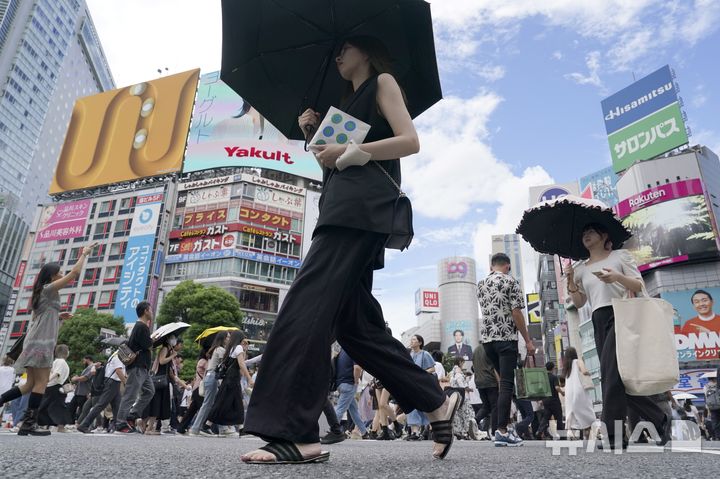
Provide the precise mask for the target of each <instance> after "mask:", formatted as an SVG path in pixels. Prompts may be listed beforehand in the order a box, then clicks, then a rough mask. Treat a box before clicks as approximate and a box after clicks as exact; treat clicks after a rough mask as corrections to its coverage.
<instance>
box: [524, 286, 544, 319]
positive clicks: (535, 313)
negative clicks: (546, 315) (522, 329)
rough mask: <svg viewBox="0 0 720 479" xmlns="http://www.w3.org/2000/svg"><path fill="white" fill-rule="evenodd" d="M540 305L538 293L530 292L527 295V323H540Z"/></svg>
mask: <svg viewBox="0 0 720 479" xmlns="http://www.w3.org/2000/svg"><path fill="white" fill-rule="evenodd" d="M540 306H541V305H540V294H538V293H530V294H528V295H527V312H528V323H529V324H540V323H542V308H541V307H540Z"/></svg>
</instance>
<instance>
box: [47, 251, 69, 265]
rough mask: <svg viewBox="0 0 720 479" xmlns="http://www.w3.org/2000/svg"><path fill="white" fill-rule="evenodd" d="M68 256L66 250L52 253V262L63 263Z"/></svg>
mask: <svg viewBox="0 0 720 479" xmlns="http://www.w3.org/2000/svg"><path fill="white" fill-rule="evenodd" d="M66 254H67V250H66V249H59V250H57V251H53V252H52V253H50V261H52V262H54V263H62V262H63V261H65V255H66Z"/></svg>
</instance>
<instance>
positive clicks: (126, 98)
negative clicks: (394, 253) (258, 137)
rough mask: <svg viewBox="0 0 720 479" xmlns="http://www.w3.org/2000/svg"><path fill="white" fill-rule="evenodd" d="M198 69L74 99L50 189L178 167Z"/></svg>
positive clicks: (53, 191)
mask: <svg viewBox="0 0 720 479" xmlns="http://www.w3.org/2000/svg"><path fill="white" fill-rule="evenodd" d="M199 75H200V70H190V71H187V72H183V73H178V74H177V75H168V76H166V77H162V78H158V79H156V80H152V81H149V82H145V83H139V84H137V85H133V86H129V87H125V88H120V89H117V90H111V91H107V92H104V93H99V94H97V95H92V96H88V97H85V98H81V99H79V100H78V101H77V102H76V103H75V107H74V108H73V112H72V117H71V119H70V125H69V126H68V131H67V134H66V136H65V143H64V144H63V147H62V151H61V152H60V157H59V159H58V165H57V169H56V171H55V177H54V178H53V181H52V184H51V185H50V194H56V193H62V192H64V191H71V190H77V189H84V188H93V187H97V186H101V185H108V184H112V183H118V182H123V181H132V180H135V179H138V178H143V177H147V176H157V175H164V174H167V173H173V172H176V171H180V167H181V166H182V159H183V156H184V154H185V145H186V142H187V136H188V128H189V127H190V117H191V114H192V108H193V102H194V100H195V92H196V90H197V83H198V78H199Z"/></svg>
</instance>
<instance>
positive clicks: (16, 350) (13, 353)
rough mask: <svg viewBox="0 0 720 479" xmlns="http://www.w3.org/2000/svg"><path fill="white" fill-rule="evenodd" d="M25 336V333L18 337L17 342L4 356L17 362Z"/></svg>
mask: <svg viewBox="0 0 720 479" xmlns="http://www.w3.org/2000/svg"><path fill="white" fill-rule="evenodd" d="M25 335H26V333H23V335H22V336H20V337H19V338H18V339H17V341H15V344H13V347H12V348H10V351H8V352H7V354H6V356H7V357H9V358H10V359H12V360H13V361H17V359H18V358H19V357H20V353H22V350H23V345H24V344H25Z"/></svg>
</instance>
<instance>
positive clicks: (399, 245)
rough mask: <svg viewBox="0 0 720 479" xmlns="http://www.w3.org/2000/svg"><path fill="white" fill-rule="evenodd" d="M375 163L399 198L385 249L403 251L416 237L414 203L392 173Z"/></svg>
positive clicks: (396, 201) (394, 209)
mask: <svg viewBox="0 0 720 479" xmlns="http://www.w3.org/2000/svg"><path fill="white" fill-rule="evenodd" d="M373 163H374V164H375V166H377V167H378V168H380V171H382V172H383V173H384V174H385V176H386V177H387V178H388V180H390V182H391V183H392V184H393V186H394V187H395V189H396V190H397V192H398V198H397V200H395V205H394V206H393V219H392V227H391V228H390V232H391V233H390V236H388V239H387V241H386V242H385V247H386V248H390V249H397V250H400V251H403V250H405V249H407V248H408V247H409V246H410V243H412V240H413V236H415V231H414V230H413V212H412V203H410V198H408V197H407V195H406V194H405V193H403V190H402V188H400V185H398V184H397V182H396V181H395V179H394V178H393V177H392V176H391V175H390V173H388V172H387V170H386V169H385V168H383V167H382V166H380V163H378V162H377V161H373Z"/></svg>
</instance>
